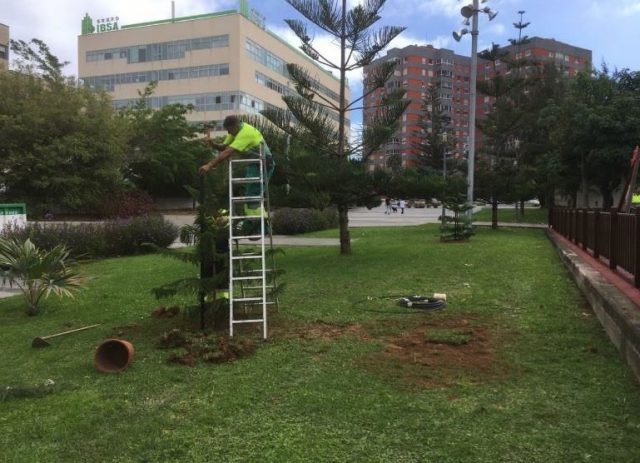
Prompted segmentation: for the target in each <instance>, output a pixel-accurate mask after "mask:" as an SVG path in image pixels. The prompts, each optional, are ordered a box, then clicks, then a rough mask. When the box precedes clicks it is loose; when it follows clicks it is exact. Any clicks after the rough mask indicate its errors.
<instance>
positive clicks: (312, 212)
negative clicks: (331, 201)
mask: <svg viewBox="0 0 640 463" xmlns="http://www.w3.org/2000/svg"><path fill="white" fill-rule="evenodd" d="M271 226H272V227H273V233H274V234H276V235H296V234H298V233H307V232H312V231H317V230H326V229H328V228H335V227H337V226H338V212H337V211H336V210H335V209H324V210H322V211H320V210H317V209H307V208H292V207H283V208H281V209H276V210H275V211H273V212H272V213H271Z"/></svg>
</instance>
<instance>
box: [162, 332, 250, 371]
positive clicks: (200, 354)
mask: <svg viewBox="0 0 640 463" xmlns="http://www.w3.org/2000/svg"><path fill="white" fill-rule="evenodd" d="M160 347H161V348H163V349H173V351H172V352H171V354H170V355H169V357H168V359H167V361H168V362H169V363H179V364H182V365H188V366H191V367H195V366H196V365H197V364H198V363H199V362H201V361H202V362H207V363H226V362H233V361H235V360H238V359H240V358H243V357H247V356H249V355H252V354H253V353H254V352H255V350H256V346H255V344H254V343H252V342H250V341H248V340H238V339H235V338H229V337H228V336H218V335H208V334H206V333H193V332H190V331H186V330H179V329H174V330H171V331H169V332H166V333H164V334H163V335H162V337H161V338H160Z"/></svg>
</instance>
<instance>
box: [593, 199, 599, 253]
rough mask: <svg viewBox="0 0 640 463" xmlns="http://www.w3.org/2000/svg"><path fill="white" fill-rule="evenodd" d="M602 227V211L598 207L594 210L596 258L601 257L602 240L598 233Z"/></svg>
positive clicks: (594, 251) (594, 250)
mask: <svg viewBox="0 0 640 463" xmlns="http://www.w3.org/2000/svg"><path fill="white" fill-rule="evenodd" d="M599 229H600V211H599V210H598V209H596V210H595V211H593V257H594V258H595V259H597V258H599V257H600V240H599V239H598V234H599V231H600V230H599Z"/></svg>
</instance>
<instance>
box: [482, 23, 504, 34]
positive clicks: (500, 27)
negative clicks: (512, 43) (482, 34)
mask: <svg viewBox="0 0 640 463" xmlns="http://www.w3.org/2000/svg"><path fill="white" fill-rule="evenodd" d="M485 27H486V28H487V32H489V33H490V34H491V35H497V36H503V35H505V33H506V31H507V28H506V27H505V26H504V24H501V23H489V25H487V26H485Z"/></svg>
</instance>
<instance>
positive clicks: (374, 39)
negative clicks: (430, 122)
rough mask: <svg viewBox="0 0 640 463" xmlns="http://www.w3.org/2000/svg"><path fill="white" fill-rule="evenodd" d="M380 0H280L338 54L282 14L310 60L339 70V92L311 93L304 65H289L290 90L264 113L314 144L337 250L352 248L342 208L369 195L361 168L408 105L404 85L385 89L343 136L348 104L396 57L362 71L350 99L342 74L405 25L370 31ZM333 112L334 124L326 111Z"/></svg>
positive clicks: (352, 106) (373, 85)
mask: <svg viewBox="0 0 640 463" xmlns="http://www.w3.org/2000/svg"><path fill="white" fill-rule="evenodd" d="M385 2H386V0H367V1H366V2H364V3H363V4H361V5H356V6H354V7H353V8H351V9H348V8H347V1H346V0H338V1H334V0H287V3H289V4H290V5H291V6H293V7H294V8H295V9H296V10H297V11H298V12H299V13H300V14H302V16H304V17H305V18H306V19H307V20H308V21H310V22H311V23H313V24H314V25H315V26H317V27H318V28H319V29H320V30H322V31H323V32H326V33H327V34H329V35H330V36H332V37H333V38H334V39H335V41H336V43H338V46H339V49H340V59H339V60H338V62H334V61H332V60H331V59H329V58H328V57H327V56H325V55H324V54H323V53H322V52H321V51H320V50H319V48H318V47H317V46H315V45H314V41H313V38H312V37H311V34H310V32H309V31H308V30H307V26H306V24H305V23H304V22H303V21H301V20H297V19H288V20H286V22H287V24H288V25H289V27H290V28H291V29H292V30H293V32H294V33H295V34H296V36H297V37H298V38H299V39H300V40H301V42H302V45H301V47H300V48H301V50H302V51H303V52H304V53H305V54H306V55H307V56H309V57H310V58H311V59H313V60H314V61H316V62H318V63H319V64H321V65H324V66H326V67H328V68H330V69H333V70H335V71H337V72H338V74H339V78H340V91H339V98H338V102H337V103H335V102H334V101H332V100H330V99H328V98H326V97H325V96H324V95H322V94H321V93H320V92H318V89H319V85H318V83H317V81H316V80H315V79H314V78H313V76H311V75H310V74H309V73H308V72H307V71H306V70H305V69H303V68H302V67H300V66H298V65H296V64H292V63H290V64H288V65H287V70H288V73H289V75H290V77H291V79H292V81H293V82H294V83H295V85H296V90H297V92H298V94H297V95H287V96H284V97H283V99H284V101H285V103H286V105H287V107H288V109H287V110H281V109H269V110H266V111H264V112H263V115H264V116H265V117H266V118H267V119H269V120H270V121H271V122H272V123H273V124H275V125H276V126H277V127H279V128H280V129H281V130H283V131H284V132H286V133H287V134H289V135H291V136H293V137H295V138H297V139H298V141H300V142H303V143H304V144H305V145H306V146H307V147H311V148H313V150H312V151H313V153H314V155H315V156H316V157H317V158H318V159H319V160H320V159H321V160H322V162H320V163H317V164H321V166H322V168H321V169H320V171H319V172H317V174H318V175H317V176H324V177H326V179H325V180H326V182H325V184H324V188H325V189H326V191H325V193H326V194H327V196H328V197H329V198H330V199H329V200H330V203H331V204H333V205H335V206H336V207H337V209H338V215H339V223H340V253H341V254H350V253H351V238H350V234H349V217H348V211H349V207H351V206H354V205H356V204H359V203H363V202H366V200H367V199H368V198H370V197H371V196H372V189H371V188H369V186H370V185H371V182H368V181H367V180H368V178H367V172H366V160H367V158H368V157H369V156H370V155H371V154H372V153H373V152H374V151H376V150H377V149H378V148H379V147H380V146H381V145H382V144H384V143H385V142H386V141H387V140H388V139H389V138H390V137H391V135H392V134H393V132H394V131H395V130H396V128H397V124H398V119H399V117H400V116H401V115H402V113H403V112H404V110H405V109H406V107H407V106H408V103H409V102H408V101H406V100H404V99H403V96H404V91H403V90H402V89H397V90H394V91H390V92H387V93H386V94H385V95H384V97H383V98H382V101H381V102H380V104H378V105H377V107H376V108H374V109H373V110H372V112H371V117H370V118H368V119H367V121H366V128H365V129H364V130H363V132H362V134H361V137H359V140H358V141H357V142H355V143H349V141H348V140H347V128H346V125H347V124H346V120H347V114H348V113H349V112H350V111H355V110H362V109H364V107H363V106H362V101H363V100H364V98H365V97H366V96H367V95H369V94H371V93H373V92H375V91H376V90H378V89H381V88H384V86H385V84H386V82H387V80H389V78H390V77H391V76H392V75H393V71H394V67H395V63H394V62H391V61H390V62H385V63H382V64H380V65H379V66H376V68H375V69H374V70H372V71H371V72H370V73H369V75H368V76H367V78H366V82H365V88H364V91H363V95H362V96H361V97H359V98H356V99H355V100H354V101H351V102H347V99H346V85H347V78H346V74H347V72H349V71H353V70H355V69H359V68H362V67H364V66H367V65H369V64H371V63H372V62H373V61H374V60H375V59H376V57H377V55H378V54H379V53H380V52H381V51H382V50H383V49H384V48H385V47H386V46H387V45H388V44H389V43H390V42H391V41H392V40H393V39H394V38H395V37H397V36H398V35H399V34H400V33H401V32H402V31H403V30H404V29H405V28H404V27H397V26H384V27H382V28H380V29H379V30H377V31H372V30H371V29H372V27H373V25H374V24H375V23H376V22H377V21H378V20H379V19H380V14H379V13H380V11H381V9H382V7H383V6H384V4H385ZM330 112H332V113H334V114H337V116H338V123H337V125H336V123H335V122H334V121H333V120H332V119H331V118H330Z"/></svg>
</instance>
